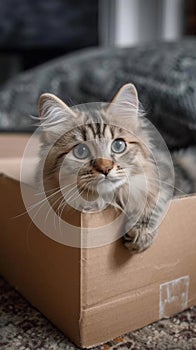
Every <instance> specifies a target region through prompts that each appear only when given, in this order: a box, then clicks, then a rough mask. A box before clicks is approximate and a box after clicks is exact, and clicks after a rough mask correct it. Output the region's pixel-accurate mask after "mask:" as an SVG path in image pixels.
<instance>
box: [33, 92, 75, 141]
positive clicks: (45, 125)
mask: <svg viewBox="0 0 196 350" xmlns="http://www.w3.org/2000/svg"><path fill="white" fill-rule="evenodd" d="M38 110H39V117H40V121H41V125H42V131H43V136H44V140H45V141H48V142H51V141H54V139H55V138H58V137H60V136H61V133H62V129H64V128H65V130H66V125H70V124H71V120H73V118H75V113H74V112H73V110H72V109H71V108H69V107H68V106H67V105H66V104H65V103H64V102H63V101H62V100H60V99H59V98H58V97H56V96H55V95H53V94H49V93H45V94H42V95H41V96H40V98H39V103H38Z"/></svg>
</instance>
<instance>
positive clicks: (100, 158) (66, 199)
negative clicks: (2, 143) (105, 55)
mask: <svg viewBox="0 0 196 350" xmlns="http://www.w3.org/2000/svg"><path fill="white" fill-rule="evenodd" d="M39 115H40V120H41V125H42V132H41V151H40V162H39V166H38V169H37V179H39V181H40V178H41V177H42V174H41V173H40V169H42V168H43V184H44V189H45V192H46V195H47V196H48V198H49V199H50V203H51V205H52V206H53V207H54V208H56V210H57V211H58V213H59V214H60V215H61V214H62V212H63V210H64V208H65V207H66V205H70V206H73V207H74V208H76V209H77V210H81V211H89V212H93V211H97V210H98V211H101V210H103V209H105V207H107V205H112V206H113V207H114V208H115V209H118V210H121V211H122V212H124V213H125V220H124V226H123V227H122V230H123V238H122V242H123V244H124V246H125V247H126V248H128V249H129V251H130V252H131V253H139V252H142V251H144V250H145V249H147V248H148V247H150V246H151V244H152V242H153V241H154V238H155V237H156V235H157V227H158V225H159V222H160V220H161V219H162V218H163V216H164V213H165V212H166V210H167V208H168V205H169V202H170V200H171V198H172V196H173V185H174V172H173V166H172V162H171V158H170V154H169V153H168V152H167V149H166V147H165V146H164V142H163V141H160V140H161V138H160V139H159V136H158V139H156V137H157V135H158V134H157V133H156V132H155V131H154V129H153V131H152V130H151V129H152V127H151V125H150V124H149V123H148V121H147V120H146V118H144V116H143V112H142V111H141V109H140V105H139V100H138V94H137V90H136V88H135V86H134V85H133V84H129V83H128V84H125V85H124V86H122V87H121V89H120V90H119V91H118V92H117V94H116V95H115V97H114V98H113V100H112V101H111V103H109V104H101V105H100V104H96V103H95V104H93V105H92V104H90V105H87V106H82V107H80V106H75V107H72V108H69V107H68V106H67V105H66V104H65V103H64V102H63V101H61V100H60V99H59V98H58V97H56V96H54V95H52V94H47V93H46V94H43V95H41V97H40V100H39ZM154 135H155V137H154ZM159 148H160V149H159Z"/></svg>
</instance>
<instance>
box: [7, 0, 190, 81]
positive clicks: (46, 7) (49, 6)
mask: <svg viewBox="0 0 196 350" xmlns="http://www.w3.org/2000/svg"><path fill="white" fill-rule="evenodd" d="M184 35H196V1H195V0H33V1H32V0H1V1H0V67H1V68H0V83H1V84H2V83H3V82H4V81H6V80H7V79H8V78H9V77H11V76H13V75H15V74H17V73H18V72H20V71H23V70H26V69H29V68H32V67H34V66H36V65H38V64H40V63H43V62H46V61H48V60H50V59H52V58H55V57H58V56H61V55H63V54H66V53H70V52H72V51H75V50H79V49H82V48H85V47H90V46H104V47H106V46H133V45H138V44H142V43H144V42H148V41H152V40H176V39H180V38H181V37H182V36H184Z"/></svg>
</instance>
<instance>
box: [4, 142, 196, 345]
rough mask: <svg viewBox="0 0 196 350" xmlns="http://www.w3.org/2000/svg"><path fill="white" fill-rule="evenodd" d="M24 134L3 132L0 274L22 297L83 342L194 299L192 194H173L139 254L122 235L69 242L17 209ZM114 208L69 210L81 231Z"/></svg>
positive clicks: (112, 333) (125, 328)
mask: <svg viewBox="0 0 196 350" xmlns="http://www.w3.org/2000/svg"><path fill="white" fill-rule="evenodd" d="M27 140H28V136H25V135H23V136H20V135H15V136H12V135H10V136H9V135H3V136H1V137H0V172H1V173H2V175H1V176H0V191H1V192H0V193H1V197H0V213H1V215H0V273H1V274H2V275H3V276H4V277H5V278H6V279H7V280H9V281H10V283H11V284H12V285H14V286H15V288H17V289H18V290H19V291H20V293H21V294H23V295H24V297H26V298H27V299H28V300H29V301H30V302H31V303H32V304H33V305H34V306H36V307H37V308H38V309H39V310H40V311H41V312H42V313H43V314H44V315H45V316H46V317H48V318H49V319H50V320H51V321H52V322H53V323H54V324H55V325H56V326H57V327H59V328H60V329H61V330H62V331H63V332H64V333H65V334H66V335H67V336H68V337H69V338H70V339H71V340H72V341H74V342H75V343H76V344H77V345H78V346H81V347H90V346H93V345H96V344H99V343H102V342H105V341H107V340H109V339H112V338H114V337H116V336H119V335H121V334H123V333H126V332H128V331H131V330H134V329H137V328H140V327H143V326H144V325H147V324H149V323H151V322H153V321H156V320H158V319H159V318H160V317H168V316H170V315H172V314H174V313H177V312H179V311H181V310H183V309H184V308H187V307H189V306H191V305H194V304H195V302H196V275H195V266H196V254H195V247H196V234H195V233H196V220H195V212H196V196H189V197H183V198H179V199H175V200H173V201H172V203H171V206H170V208H169V211H168V213H167V215H166V217H165V218H164V220H163V222H162V223H161V225H160V229H159V231H160V232H159V235H158V237H157V239H156V241H155V243H154V244H153V246H152V247H151V248H150V249H148V250H147V251H145V252H143V253H141V254H138V255H134V256H132V257H131V256H130V253H129V252H128V251H127V250H126V249H125V248H124V247H123V246H122V244H121V241H120V240H117V241H115V242H113V243H110V244H107V245H105V246H102V247H98V248H87V249H85V248H83V249H80V248H73V247H68V246H65V245H62V244H60V243H57V242H55V241H53V240H52V239H50V238H48V237H47V236H46V235H45V234H43V233H42V232H40V231H39V229H38V228H37V227H36V226H35V225H34V224H33V223H32V222H31V220H30V218H29V216H28V214H24V215H19V214H21V213H24V211H25V208H24V204H23V201H22V198H21V193H20V185H19V181H18V180H17V179H18V178H19V165H20V158H21V156H22V153H23V149H24V147H25V144H26V142H27ZM11 145H12V146H11ZM13 145H14V146H13ZM12 147H13V149H12ZM26 190H27V191H28V193H30V192H31V191H32V189H31V187H30V186H26ZM114 215H116V214H115V213H114V212H113V210H112V209H111V208H109V209H107V211H106V212H104V213H100V214H80V213H78V212H72V217H70V220H71V221H74V224H75V225H77V226H78V227H80V228H81V230H82V228H83V227H89V228H90V227H94V226H95V223H97V224H98V223H100V222H103V224H104V222H105V221H106V220H108V217H112V216H114Z"/></svg>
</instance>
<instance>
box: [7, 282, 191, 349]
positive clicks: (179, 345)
mask: <svg viewBox="0 0 196 350" xmlns="http://www.w3.org/2000/svg"><path fill="white" fill-rule="evenodd" d="M0 349H1V350H64V349H66V350H76V349H78V348H77V347H76V346H74V345H73V344H72V343H71V342H70V341H69V340H68V339H67V338H66V337H65V336H64V335H63V334H62V333H61V332H60V331H59V330H58V329H56V328H55V327H54V326H53V325H52V324H51V323H50V322H49V321H48V320H47V319H46V318H45V317H44V316H43V315H41V314H40V313H39V312H38V311H37V310H36V309H34V308H33V307H32V306H31V305H30V304H29V303H28V302H27V301H26V300H25V299H24V298H23V297H22V296H21V295H20V294H19V293H18V292H16V291H15V290H14V289H13V288H12V287H11V286H10V285H9V284H8V283H7V282H5V281H4V280H3V279H0ZM107 349H112V350H120V349H121V350H125V349H130V350H155V349H156V350H171V349H172V350H195V349H196V307H192V308H190V309H188V310H185V311H183V312H181V313H179V314H178V315H176V316H174V317H171V318H169V319H164V320H160V321H158V322H155V323H153V324H151V325H149V326H146V327H144V328H142V329H140V330H138V331H135V332H131V333H128V334H125V335H123V336H121V337H118V338H116V339H114V340H113V341H109V342H107V343H106V344H103V345H100V346H98V347H95V348H94V350H107Z"/></svg>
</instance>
